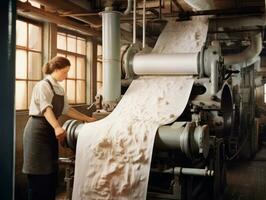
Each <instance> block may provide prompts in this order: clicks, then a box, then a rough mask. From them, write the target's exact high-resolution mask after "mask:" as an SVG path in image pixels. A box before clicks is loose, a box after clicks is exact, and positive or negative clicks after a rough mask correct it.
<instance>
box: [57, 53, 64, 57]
mask: <svg viewBox="0 0 266 200" xmlns="http://www.w3.org/2000/svg"><path fill="white" fill-rule="evenodd" d="M56 55H57V56H62V57H66V55H65V54H62V53H57V54H56Z"/></svg>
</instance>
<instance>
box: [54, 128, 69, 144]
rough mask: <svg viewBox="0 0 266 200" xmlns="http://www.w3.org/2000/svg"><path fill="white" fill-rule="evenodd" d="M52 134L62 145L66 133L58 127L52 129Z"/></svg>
mask: <svg viewBox="0 0 266 200" xmlns="http://www.w3.org/2000/svg"><path fill="white" fill-rule="evenodd" d="M54 132H55V136H56V139H58V140H59V142H60V143H63V142H64V140H65V137H66V131H65V130H64V129H63V128H62V127H61V126H58V127H56V128H55V129H54Z"/></svg>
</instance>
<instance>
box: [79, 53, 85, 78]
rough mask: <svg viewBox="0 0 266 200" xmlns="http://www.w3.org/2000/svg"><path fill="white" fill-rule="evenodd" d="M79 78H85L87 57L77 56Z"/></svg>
mask: <svg viewBox="0 0 266 200" xmlns="http://www.w3.org/2000/svg"><path fill="white" fill-rule="evenodd" d="M77 78H78V79H85V58H79V57H77Z"/></svg>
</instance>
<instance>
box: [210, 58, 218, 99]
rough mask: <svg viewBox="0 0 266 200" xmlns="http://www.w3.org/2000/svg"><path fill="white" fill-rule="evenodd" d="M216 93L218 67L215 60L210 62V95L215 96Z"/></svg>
mask: <svg viewBox="0 0 266 200" xmlns="http://www.w3.org/2000/svg"><path fill="white" fill-rule="evenodd" d="M217 92H218V66H217V60H215V59H214V60H213V61H212V62H211V94H212V95H215V94H216V93H217Z"/></svg>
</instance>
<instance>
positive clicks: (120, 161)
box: [73, 76, 194, 200]
mask: <svg viewBox="0 0 266 200" xmlns="http://www.w3.org/2000/svg"><path fill="white" fill-rule="evenodd" d="M193 82H194V80H193V78H192V77H181V76H180V77H175V76H162V77H161V76H160V77H159V76H151V77H141V78H139V79H137V80H134V81H133V82H132V84H131V85H130V87H129V88H128V90H127V92H126V93H125V95H124V96H123V98H122V100H121V101H120V103H119V104H118V105H117V107H116V109H115V110H114V111H113V112H112V113H111V114H110V115H109V116H107V117H106V118H104V119H102V120H100V121H97V122H93V123H88V124H86V125H84V126H83V128H82V129H81V131H80V134H79V137H78V143H77V152H76V165H75V179H74V190H73V200H81V199H82V200H85V199H88V200H93V199H97V200H98V199H112V200H126V199H127V200H128V199H130V200H134V199H136V200H142V199H145V198H146V194H147V186H148V176H149V170H150V163H151V157H152V150H153V143H154V138H155V134H156V131H157V129H158V127H159V126H162V125H165V124H168V123H171V122H173V121H174V120H176V119H177V118H178V117H179V116H180V115H181V114H182V112H183V110H184V108H185V107H186V105H187V102H188V99H189V95H190V92H191V89H192V85H193Z"/></svg>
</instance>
